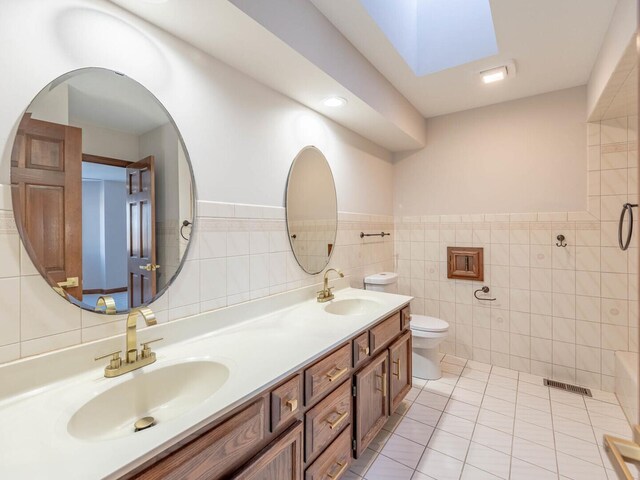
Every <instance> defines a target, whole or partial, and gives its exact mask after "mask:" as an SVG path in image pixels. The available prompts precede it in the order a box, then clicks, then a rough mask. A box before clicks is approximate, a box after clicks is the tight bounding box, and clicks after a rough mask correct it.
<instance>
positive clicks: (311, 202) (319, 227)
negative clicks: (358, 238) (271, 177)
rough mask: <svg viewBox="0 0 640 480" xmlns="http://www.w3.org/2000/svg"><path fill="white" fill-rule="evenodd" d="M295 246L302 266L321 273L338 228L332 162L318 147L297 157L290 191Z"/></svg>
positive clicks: (289, 212)
mask: <svg viewBox="0 0 640 480" xmlns="http://www.w3.org/2000/svg"><path fill="white" fill-rule="evenodd" d="M286 212H287V231H288V234H289V243H290V244H291V250H293V254H294V256H295V257H296V260H297V261H298V264H299V265H300V266H301V267H302V269H303V270H304V271H305V272H307V273H310V274H316V273H320V272H321V271H322V270H323V269H324V268H325V267H326V266H327V264H328V263H329V260H330V259H331V254H332V253H333V247H334V246H335V242H336V232H337V230H338V199H337V195H336V186H335V183H334V181H333V173H332V172H331V167H330V166H329V162H327V159H326V158H325V156H324V155H323V154H322V152H321V151H320V150H318V149H317V148H316V147H313V146H308V147H305V148H303V149H302V150H300V153H298V155H297V156H296V158H295V159H294V160H293V163H292V165H291V170H290V171H289V178H288V180H287V194H286Z"/></svg>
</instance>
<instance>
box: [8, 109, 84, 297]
mask: <svg viewBox="0 0 640 480" xmlns="http://www.w3.org/2000/svg"><path fill="white" fill-rule="evenodd" d="M11 194H12V198H13V204H14V206H15V210H16V221H17V223H18V228H19V229H20V230H21V232H22V238H23V239H28V240H27V241H25V242H24V243H25V248H26V249H27V250H28V251H29V254H30V255H31V257H32V258H34V259H35V261H34V263H35V264H36V266H37V267H38V269H39V270H40V273H41V274H42V275H43V276H44V277H45V278H46V279H47V280H48V282H49V283H50V284H51V285H52V286H54V287H58V285H59V284H63V285H64V283H67V282H69V281H71V282H72V283H73V280H74V279H75V280H77V283H76V285H77V286H75V287H71V286H65V287H64V288H65V290H66V292H67V293H68V294H69V295H71V296H73V297H75V298H76V299H78V300H82V130H81V129H80V128H76V127H69V126H67V125H60V124H57V123H51V122H44V121H42V120H35V119H32V118H31V114H25V115H24V117H23V118H22V121H21V122H20V126H19V127H18V133H17V135H16V140H15V143H14V146H13V151H12V152H11Z"/></svg>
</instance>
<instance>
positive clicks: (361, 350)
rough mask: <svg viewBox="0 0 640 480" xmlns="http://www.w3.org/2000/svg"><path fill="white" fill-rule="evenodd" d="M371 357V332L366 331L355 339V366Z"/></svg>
mask: <svg viewBox="0 0 640 480" xmlns="http://www.w3.org/2000/svg"><path fill="white" fill-rule="evenodd" d="M367 358H369V332H364V333H362V334H360V335H358V336H357V337H356V338H354V339H353V368H356V367H359V366H360V364H361V363H363V362H365V361H366V360H367Z"/></svg>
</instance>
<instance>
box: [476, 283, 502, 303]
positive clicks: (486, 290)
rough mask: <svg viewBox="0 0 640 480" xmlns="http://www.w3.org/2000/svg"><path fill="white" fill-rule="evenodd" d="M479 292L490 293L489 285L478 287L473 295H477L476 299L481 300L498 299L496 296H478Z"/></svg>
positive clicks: (490, 300) (491, 300)
mask: <svg viewBox="0 0 640 480" xmlns="http://www.w3.org/2000/svg"><path fill="white" fill-rule="evenodd" d="M478 292H482V293H489V287H487V286H486V285H485V286H484V287H482V288H479V289H477V290H476V291H475V292H473V296H474V297H476V299H477V300H480V301H481V302H493V301H495V300H497V299H495V298H481V297H479V296H478Z"/></svg>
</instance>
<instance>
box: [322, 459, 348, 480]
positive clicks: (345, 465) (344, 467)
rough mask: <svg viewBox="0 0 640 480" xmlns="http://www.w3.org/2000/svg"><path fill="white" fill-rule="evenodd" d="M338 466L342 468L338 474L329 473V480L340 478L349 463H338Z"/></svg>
mask: <svg viewBox="0 0 640 480" xmlns="http://www.w3.org/2000/svg"><path fill="white" fill-rule="evenodd" d="M336 465H338V467H340V470H338V471H337V472H336V473H327V477H329V478H338V477H339V476H340V475H342V473H343V472H344V471H345V470H346V469H347V462H342V463H341V462H336Z"/></svg>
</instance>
